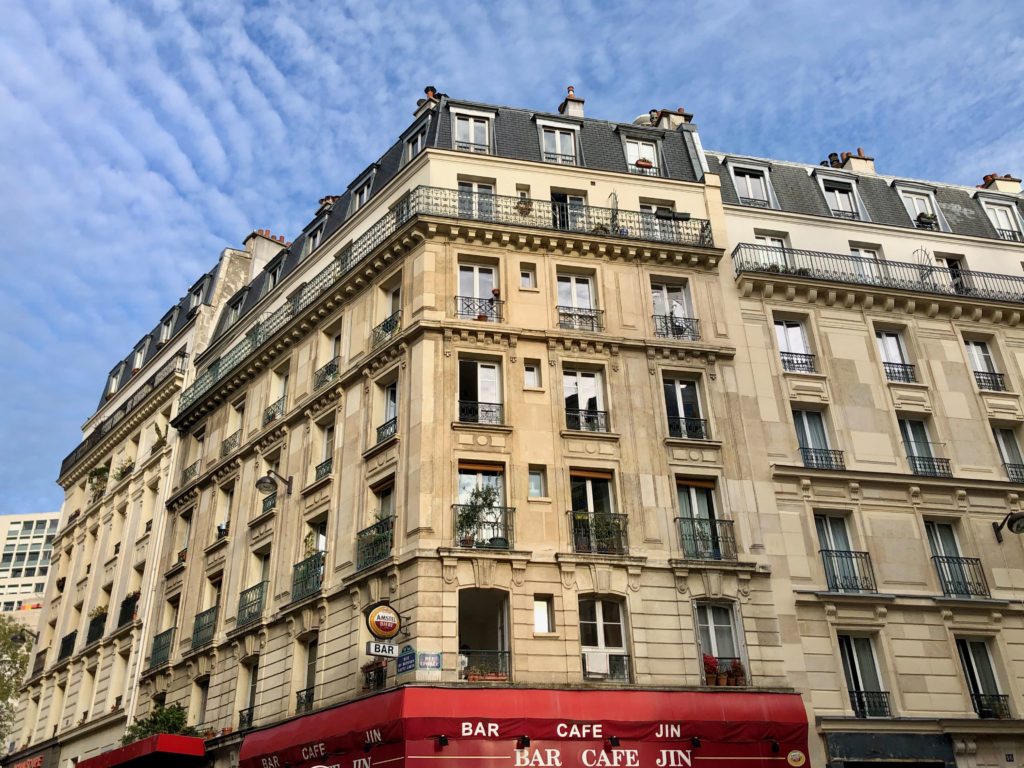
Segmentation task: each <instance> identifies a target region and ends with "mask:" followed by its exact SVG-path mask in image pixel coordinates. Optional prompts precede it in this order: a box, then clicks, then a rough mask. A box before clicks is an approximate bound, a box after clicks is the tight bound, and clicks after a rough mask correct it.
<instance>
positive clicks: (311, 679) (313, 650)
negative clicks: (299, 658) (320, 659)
mask: <svg viewBox="0 0 1024 768" xmlns="http://www.w3.org/2000/svg"><path fill="white" fill-rule="evenodd" d="M319 652H320V641H319V638H318V637H317V636H316V635H314V636H313V639H312V640H310V641H309V642H308V643H306V670H305V680H304V681H303V682H304V683H305V685H303V688H306V689H307V690H312V689H313V688H314V687H315V686H316V657H317V654H318V653H319Z"/></svg>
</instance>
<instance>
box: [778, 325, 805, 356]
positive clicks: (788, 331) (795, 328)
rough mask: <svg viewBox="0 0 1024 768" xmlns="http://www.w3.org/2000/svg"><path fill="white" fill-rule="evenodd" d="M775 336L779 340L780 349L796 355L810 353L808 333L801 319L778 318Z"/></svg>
mask: <svg viewBox="0 0 1024 768" xmlns="http://www.w3.org/2000/svg"><path fill="white" fill-rule="evenodd" d="M775 338H776V340H777V341H778V342H779V351H780V352H788V353H790V354H794V355H809V354H810V353H811V350H810V348H809V347H808V345H807V334H806V333H804V325H803V323H801V322H800V321H799V320H776V321H775Z"/></svg>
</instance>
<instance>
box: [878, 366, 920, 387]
mask: <svg viewBox="0 0 1024 768" xmlns="http://www.w3.org/2000/svg"><path fill="white" fill-rule="evenodd" d="M882 368H884V369H885V378H886V380H888V381H899V382H902V383H903V384H913V383H914V382H916V381H917V374H916V372H915V371H914V366H912V365H910V364H909V363H889V362H884V363H882Z"/></svg>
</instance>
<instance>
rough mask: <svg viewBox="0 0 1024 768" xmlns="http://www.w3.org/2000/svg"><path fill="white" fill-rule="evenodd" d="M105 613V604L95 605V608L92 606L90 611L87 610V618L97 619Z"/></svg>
mask: <svg viewBox="0 0 1024 768" xmlns="http://www.w3.org/2000/svg"><path fill="white" fill-rule="evenodd" d="M106 615H107V606H105V605H97V606H96V607H95V608H93V609H92V610H91V611H89V618H90V619H98V618H99V617H100V616H106Z"/></svg>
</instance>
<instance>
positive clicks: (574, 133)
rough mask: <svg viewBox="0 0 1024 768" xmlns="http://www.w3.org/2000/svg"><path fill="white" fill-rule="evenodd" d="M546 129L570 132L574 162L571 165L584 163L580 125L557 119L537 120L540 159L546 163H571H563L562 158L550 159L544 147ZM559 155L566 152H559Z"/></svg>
mask: <svg viewBox="0 0 1024 768" xmlns="http://www.w3.org/2000/svg"><path fill="white" fill-rule="evenodd" d="M545 131H558V132H565V133H569V134H570V135H571V138H572V156H573V162H572V163H571V165H583V152H582V150H581V147H580V127H579V125H576V124H574V123H563V122H559V121H555V120H538V121H537V138H538V141H540V159H541V160H542V161H543V162H545V163H553V164H555V165H570V163H563V162H562V161H561V160H548V159H547V158H546V157H545V155H546V150H545V149H544V133H545ZM556 154H558V155H563V154H565V153H563V152H558V153H556Z"/></svg>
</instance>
